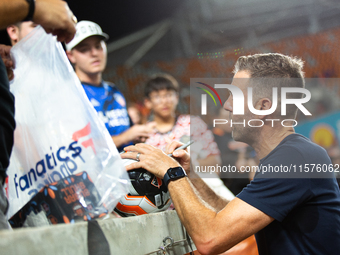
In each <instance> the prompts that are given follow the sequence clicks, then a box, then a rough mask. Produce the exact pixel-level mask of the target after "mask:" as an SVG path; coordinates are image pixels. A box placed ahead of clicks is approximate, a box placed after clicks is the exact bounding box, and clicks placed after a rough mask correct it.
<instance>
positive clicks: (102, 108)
mask: <svg viewBox="0 0 340 255" xmlns="http://www.w3.org/2000/svg"><path fill="white" fill-rule="evenodd" d="M76 28H77V32H76V35H75V37H74V39H73V40H72V41H71V42H69V43H68V44H66V53H67V56H68V58H69V60H70V62H71V63H72V64H73V66H74V69H75V72H76V74H77V76H78V78H79V79H80V81H81V83H82V85H83V88H84V90H85V92H86V95H87V97H88V98H89V100H90V102H91V104H92V105H93V107H94V108H95V109H96V111H97V112H98V116H99V118H100V119H101V120H102V121H103V122H104V123H105V126H106V128H107V130H108V131H109V133H110V135H111V136H112V139H113V141H114V143H115V145H116V146H117V149H118V150H119V151H121V150H122V148H123V147H124V146H126V145H127V144H132V143H135V142H144V141H145V139H146V138H147V137H148V136H149V134H150V133H152V132H153V128H154V123H150V124H148V125H132V121H131V119H130V117H129V115H128V112H127V109H126V101H125V98H124V96H123V94H122V93H121V92H120V91H119V90H118V89H117V87H116V86H115V85H114V84H113V83H110V82H107V81H103V79H102V73H103V71H104V69H105V67H106V62H107V51H106V44H105V40H107V39H108V38H109V36H108V35H107V34H105V33H103V31H102V29H101V27H100V26H99V25H98V24H96V23H94V22H92V21H86V20H83V21H80V22H78V24H77V26H76Z"/></svg>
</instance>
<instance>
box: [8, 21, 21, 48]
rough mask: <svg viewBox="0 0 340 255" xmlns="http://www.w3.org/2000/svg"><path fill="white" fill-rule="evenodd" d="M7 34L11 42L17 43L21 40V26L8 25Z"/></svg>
mask: <svg viewBox="0 0 340 255" xmlns="http://www.w3.org/2000/svg"><path fill="white" fill-rule="evenodd" d="M7 34H8V36H9V39H10V40H11V44H12V45H15V44H16V43H18V42H19V27H17V26H15V25H10V26H8V27H7Z"/></svg>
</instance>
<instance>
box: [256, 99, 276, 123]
mask: <svg viewBox="0 0 340 255" xmlns="http://www.w3.org/2000/svg"><path fill="white" fill-rule="evenodd" d="M272 105H273V104H272V101H271V100H270V99H269V98H261V99H260V100H259V101H257V103H256V105H255V107H254V108H255V109H256V110H261V111H264V110H269V109H270V108H271V107H272ZM274 112H275V111H274ZM266 116H268V115H259V118H260V119H263V118H264V117H266Z"/></svg>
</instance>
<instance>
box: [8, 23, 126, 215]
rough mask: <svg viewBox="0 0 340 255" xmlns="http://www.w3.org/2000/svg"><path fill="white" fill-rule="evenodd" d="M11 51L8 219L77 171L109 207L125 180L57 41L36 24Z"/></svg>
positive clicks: (123, 189)
mask: <svg viewBox="0 0 340 255" xmlns="http://www.w3.org/2000/svg"><path fill="white" fill-rule="evenodd" d="M12 55H13V57H14V60H15V64H16V68H15V71H14V75H15V78H14V81H13V83H12V84H11V86H10V87H11V88H10V89H11V92H12V93H13V94H14V96H15V119H16V124H17V127H16V129H15V132H14V147H13V151H12V155H11V159H10V166H9V168H8V171H7V173H8V182H7V187H8V198H9V203H10V207H9V212H8V217H11V216H12V215H13V214H15V213H16V212H17V211H18V210H19V209H20V208H21V207H22V206H23V205H25V203H27V202H28V201H29V200H30V198H31V197H33V196H34V195H35V194H36V193H37V192H38V191H39V190H40V189H41V188H42V187H43V186H44V185H45V184H49V183H51V182H55V181H58V180H60V179H61V178H65V177H67V176H69V175H71V174H77V173H79V172H82V171H86V172H87V173H88V175H89V176H90V178H91V179H92V181H93V183H94V184H95V187H96V189H97V190H98V192H99V194H100V197H101V203H103V204H104V205H105V207H106V208H107V209H108V210H109V211H112V210H113V208H114V207H115V206H116V204H117V201H118V200H119V199H120V198H121V197H122V196H124V195H125V194H126V193H127V192H128V185H130V180H129V177H128V175H127V173H126V170H125V168H124V166H123V164H122V161H121V158H120V156H119V154H118V151H117V149H116V147H115V145H114V143H113V141H112V139H111V137H110V135H109V133H108V131H107V130H106V128H105V126H104V124H103V123H102V122H101V121H100V120H99V118H98V117H97V113H96V111H95V109H94V108H93V107H92V105H91V104H90V102H89V101H88V99H87V97H86V94H85V92H84V90H83V88H82V86H81V84H80V81H79V80H78V78H77V76H76V74H75V73H74V71H73V68H72V66H71V65H70V63H69V61H68V59H67V57H66V55H65V52H64V50H63V48H62V45H61V44H60V43H58V42H57V41H56V39H55V38H54V37H53V36H52V35H48V34H46V33H45V31H44V30H43V29H42V28H41V27H40V26H39V27H37V28H35V29H34V31H33V32H32V33H30V34H29V35H28V36H27V37H25V38H24V39H23V40H22V41H20V42H19V43H18V44H17V45H16V46H14V47H13V48H12Z"/></svg>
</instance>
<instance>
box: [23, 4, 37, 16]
mask: <svg viewBox="0 0 340 255" xmlns="http://www.w3.org/2000/svg"><path fill="white" fill-rule="evenodd" d="M26 2H27V3H28V14H27V16H26V18H25V19H23V21H31V20H32V19H33V15H34V11H35V0H26Z"/></svg>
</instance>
